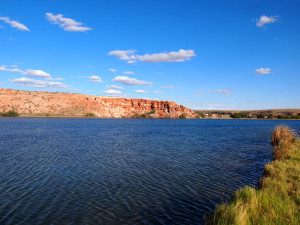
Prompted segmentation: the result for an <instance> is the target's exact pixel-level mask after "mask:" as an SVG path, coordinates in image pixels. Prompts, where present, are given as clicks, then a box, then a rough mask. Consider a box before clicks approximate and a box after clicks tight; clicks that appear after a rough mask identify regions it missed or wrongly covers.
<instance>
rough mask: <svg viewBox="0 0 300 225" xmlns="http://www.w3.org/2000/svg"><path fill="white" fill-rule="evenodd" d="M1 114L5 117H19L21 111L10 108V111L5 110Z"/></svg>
mask: <svg viewBox="0 0 300 225" xmlns="http://www.w3.org/2000/svg"><path fill="white" fill-rule="evenodd" d="M0 115H1V116H5V117H17V116H19V113H18V112H16V111H14V110H9V111H8V112H3V113H1V114H0Z"/></svg>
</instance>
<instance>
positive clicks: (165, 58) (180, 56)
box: [138, 49, 196, 63]
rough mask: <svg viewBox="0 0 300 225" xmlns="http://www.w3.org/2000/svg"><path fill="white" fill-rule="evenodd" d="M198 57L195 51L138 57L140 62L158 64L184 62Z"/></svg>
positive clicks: (181, 50)
mask: <svg viewBox="0 0 300 225" xmlns="http://www.w3.org/2000/svg"><path fill="white" fill-rule="evenodd" d="M193 56H196V54H195V52H194V50H184V49H180V50H179V51H178V52H164V53H156V54H145V55H143V56H138V60H140V61H142V62H148V63H158V62H184V61H186V60H190V59H191V57H193Z"/></svg>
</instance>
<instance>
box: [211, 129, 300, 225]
mask: <svg viewBox="0 0 300 225" xmlns="http://www.w3.org/2000/svg"><path fill="white" fill-rule="evenodd" d="M272 145H274V147H275V148H274V159H275V160H274V161H272V162H271V163H269V164H268V165H266V166H265V171H264V177H263V178H262V179H261V181H260V183H259V188H258V189H255V188H252V187H249V186H246V187H244V188H242V189H239V190H238V191H237V192H236V193H235V194H234V196H233V198H232V199H231V201H230V202H229V203H223V204H221V205H219V206H217V207H216V209H215V212H214V215H213V217H212V218H210V220H209V221H207V222H206V224H300V210H299V209H300V188H299V187H300V179H299V175H300V163H299V162H300V140H297V139H296V138H295V135H294V134H293V132H292V131H291V130H290V129H289V128H288V127H286V126H279V127H276V128H275V129H274V132H273V135H272ZM276 147H277V148H278V149H279V150H278V151H280V153H278V152H276V150H275V149H276ZM282 152H286V153H284V154H282Z"/></svg>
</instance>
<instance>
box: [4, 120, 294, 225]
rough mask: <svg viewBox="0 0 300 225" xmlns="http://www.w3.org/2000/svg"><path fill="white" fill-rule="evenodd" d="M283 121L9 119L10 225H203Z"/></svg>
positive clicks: (252, 180) (254, 167)
mask: <svg viewBox="0 0 300 225" xmlns="http://www.w3.org/2000/svg"><path fill="white" fill-rule="evenodd" d="M279 122H280V123H282V122H283V121H279ZM279 122H278V121H245V120H135V119H120V120H111V119H105V120H104V119H103V120H99V119H86V120H85V119H52V118H51V119H50V118H48V119H39V118H14V119H10V118H0V126H1V129H0V199H1V205H0V224H4V225H6V224H202V223H203V218H204V215H205V214H207V213H210V212H212V211H213V209H214V207H215V205H216V204H217V203H219V202H220V201H227V200H228V199H229V197H230V195H231V194H232V193H233V191H234V190H236V189H237V188H239V187H241V186H244V185H246V184H248V185H256V184H257V182H258V181H259V177H260V176H261V175H262V171H263V168H264V165H265V164H266V163H267V162H268V161H269V160H270V159H271V155H272V154H271V147H270V145H269V138H270V133H271V130H272V128H273V127H274V126H275V125H276V124H277V123H279ZM286 123H287V125H290V126H291V127H299V122H298V121H286Z"/></svg>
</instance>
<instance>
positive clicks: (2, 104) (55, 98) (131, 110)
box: [0, 89, 197, 118]
mask: <svg viewBox="0 0 300 225" xmlns="http://www.w3.org/2000/svg"><path fill="white" fill-rule="evenodd" d="M9 110H14V111H16V112H18V113H19V114H20V115H21V116H70V117H74V116H84V115H85V114H87V113H93V114H95V115H96V116H97V117H104V118H132V117H151V118H178V117H179V116H181V115H182V114H184V115H185V116H186V118H195V116H196V115H197V114H196V113H195V112H193V111H192V110H190V109H188V108H186V107H184V106H182V105H178V104H176V103H175V102H172V101H158V100H146V99H131V98H117V97H103V96H94V95H84V94H72V93H59V92H40V91H21V90H12V89H0V112H7V111H9Z"/></svg>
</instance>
